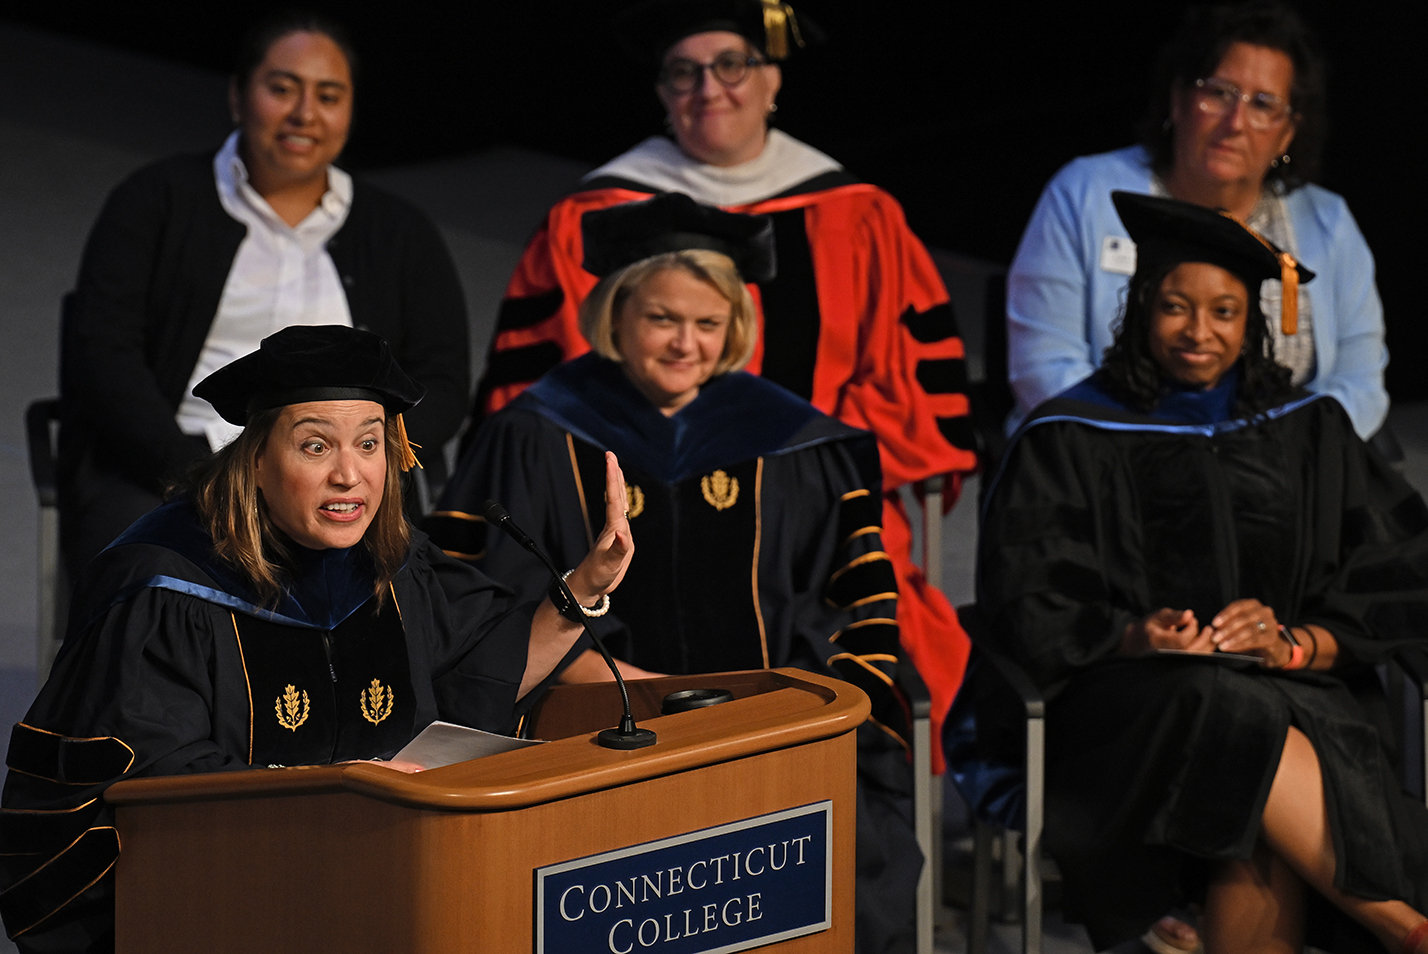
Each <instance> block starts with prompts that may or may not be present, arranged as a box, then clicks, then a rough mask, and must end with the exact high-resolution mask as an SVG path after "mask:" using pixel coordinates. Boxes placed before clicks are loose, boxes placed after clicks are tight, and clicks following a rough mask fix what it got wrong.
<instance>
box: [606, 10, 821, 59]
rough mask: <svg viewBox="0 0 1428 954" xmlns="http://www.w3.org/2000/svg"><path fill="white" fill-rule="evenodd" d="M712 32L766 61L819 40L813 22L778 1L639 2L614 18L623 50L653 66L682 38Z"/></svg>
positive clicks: (814, 43)
mask: <svg viewBox="0 0 1428 954" xmlns="http://www.w3.org/2000/svg"><path fill="white" fill-rule="evenodd" d="M711 30H727V31H729V32H730V33H737V34H739V35H740V36H742V37H743V38H744V39H746V40H748V41H749V42H750V43H752V44H753V45H754V48H755V49H757V50H758V51H759V52H760V53H762V54H763V55H764V56H765V57H767V58H768V59H770V60H784V59H787V58H788V55H789V54H790V53H792V52H793V48H794V47H805V46H811V45H816V44H818V43H822V42H823V40H824V33H823V31H822V30H820V29H819V28H818V25H817V24H816V23H814V22H813V21H812V20H810V19H809V18H808V17H807V16H806V15H804V14H795V13H794V12H793V7H791V6H789V5H788V4H787V3H783V2H781V0H642V2H640V3H636V4H634V5H633V6H630V7H628V8H626V9H625V10H623V11H621V12H620V14H619V16H617V17H616V19H615V32H616V33H617V34H618V35H619V37H620V42H621V44H622V45H624V47H625V49H626V50H628V51H629V52H630V53H631V54H632V55H634V56H636V57H639V58H652V59H654V60H655V61H656V62H659V61H660V60H663V59H664V54H665V51H666V50H668V49H669V48H670V47H671V46H673V45H674V44H676V43H678V42H679V41H680V40H682V39H684V38H685V37H687V36H693V35H694V34H696V33H708V32H710V31H711Z"/></svg>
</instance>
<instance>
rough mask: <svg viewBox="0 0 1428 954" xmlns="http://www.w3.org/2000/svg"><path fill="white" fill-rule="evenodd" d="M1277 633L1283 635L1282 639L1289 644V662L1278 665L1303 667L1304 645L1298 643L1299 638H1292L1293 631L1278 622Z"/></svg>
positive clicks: (1294, 667)
mask: <svg viewBox="0 0 1428 954" xmlns="http://www.w3.org/2000/svg"><path fill="white" fill-rule="evenodd" d="M1279 635H1280V636H1283V637H1284V641H1285V642H1287V643H1288V644H1289V662H1287V663H1285V664H1284V665H1283V666H1280V667H1279V668H1281V669H1303V668H1304V647H1303V646H1301V645H1299V640H1297V639H1295V638H1294V633H1292V632H1290V629H1289V627H1288V626H1285V625H1284V624H1282V623H1281V624H1280V626H1279Z"/></svg>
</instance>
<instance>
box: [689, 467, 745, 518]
mask: <svg viewBox="0 0 1428 954" xmlns="http://www.w3.org/2000/svg"><path fill="white" fill-rule="evenodd" d="M699 489H700V490H702V491H703V492H704V500H705V502H706V503H708V504H709V506H711V507H713V508H714V509H715V510H728V509H729V508H730V507H732V506H734V504H735V503H736V502H737V501H738V499H739V478H737V477H730V476H729V475H728V474H726V473H724V472H723V471H722V470H716V471H714V473H712V474H710V475H709V476H707V477H701V478H699Z"/></svg>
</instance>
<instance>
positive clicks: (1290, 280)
mask: <svg viewBox="0 0 1428 954" xmlns="http://www.w3.org/2000/svg"><path fill="white" fill-rule="evenodd" d="M1220 214H1221V215H1223V216H1224V217H1225V218H1227V219H1233V220H1234V221H1235V222H1236V223H1237V224H1238V225H1239V227H1240V228H1242V229H1244V230H1245V231H1246V232H1248V233H1249V234H1251V235H1253V236H1254V237H1255V238H1257V239H1259V244H1261V245H1263V246H1264V247H1265V248H1267V249H1269V250H1270V251H1271V252H1274V253H1275V255H1276V257H1277V258H1278V259H1279V284H1280V288H1281V294H1280V298H1279V328H1280V330H1281V331H1283V332H1284V333H1285V334H1286V335H1292V334H1295V333H1297V332H1298V331H1299V263H1298V262H1296V261H1295V260H1294V256H1293V255H1290V254H1289V253H1288V252H1283V251H1280V250H1278V249H1276V248H1275V247H1274V246H1273V245H1271V244H1270V242H1269V239H1267V238H1265V237H1264V236H1263V235H1260V234H1259V233H1258V232H1256V231H1255V230H1254V229H1252V228H1250V227H1249V226H1248V225H1246V224H1245V223H1244V222H1243V221H1242V220H1241V219H1240V217H1239V216H1237V215H1235V214H1234V213H1232V212H1227V211H1225V210H1224V209H1221V210H1220Z"/></svg>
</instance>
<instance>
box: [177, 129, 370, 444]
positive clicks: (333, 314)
mask: <svg viewBox="0 0 1428 954" xmlns="http://www.w3.org/2000/svg"><path fill="white" fill-rule="evenodd" d="M213 178H214V180H215V183H216V185H217V187H218V199H219V201H220V202H221V203H222V204H223V210H224V211H225V212H227V213H228V214H229V215H230V216H232V217H233V218H234V219H236V220H237V221H238V222H241V223H242V224H243V225H245V226H247V228H248V234H247V236H246V237H245V238H244V239H243V242H242V244H241V245H239V246H238V254H237V255H236V256H234V258H233V268H232V270H230V271H229V273H228V280H227V282H225V283H224V285H223V295H222V297H221V298H220V299H219V301H218V312H217V314H216V315H215V316H214V318H213V326H212V327H211V328H209V330H208V338H207V339H206V340H205V341H204V342H203V350H202V351H201V352H200V353H199V356H198V364H197V365H195V366H194V369H193V376H192V377H191V378H189V382H188V389H187V390H186V391H185V393H184V398H183V402H182V403H181V404H179V409H178V413H177V414H176V415H175V419H176V420H177V421H178V426H179V429H180V430H181V431H183V432H184V433H185V434H195V435H202V436H204V437H206V438H207V439H208V445H209V447H211V448H212V449H213V450H218V448H220V447H222V446H223V445H224V444H226V443H228V442H229V441H231V440H232V439H233V438H234V437H236V436H237V435H238V432H239V431H240V430H242V428H240V427H238V426H236V425H233V424H229V423H228V422H227V421H225V420H223V419H222V418H221V417H219V416H218V412H217V411H215V410H214V409H213V405H211V404H209V403H208V402H207V401H204V400H201V399H199V398H196V397H194V396H193V386H194V385H195V384H197V383H198V382H200V381H202V380H203V379H204V378H206V377H208V375H210V374H212V373H213V372H214V371H217V370H218V369H219V368H221V367H223V366H224V365H226V364H228V363H229V362H231V361H233V360H234V359H236V358H241V357H242V356H243V355H245V354H248V353H250V352H252V351H256V350H257V348H258V344H259V342H261V341H262V340H263V339H264V338H266V337H267V336H268V335H270V334H272V333H273V332H275V331H279V330H281V329H283V328H286V327H288V326H289V325H347V326H348V327H351V325H352V315H351V313H350V311H349V310H348V307H347V295H346V293H345V292H344V291H343V290H342V279H341V278H340V277H339V276H338V274H337V266H336V265H335V264H333V261H332V256H330V255H329V254H328V253H327V242H328V240H329V239H331V238H332V236H333V235H335V234H337V230H338V229H340V228H342V223H344V222H346V221H347V213H348V211H349V210H350V209H351V208H352V177H351V176H349V175H348V174H347V173H345V172H343V171H342V170H341V169H338V168H337V167H336V166H329V167H328V169H327V191H326V192H325V193H324V194H323V196H322V199H321V200H320V201H319V202H318V205H317V208H315V209H313V210H312V212H311V213H310V214H309V215H308V216H307V218H305V219H303V220H302V221H301V222H299V223H298V224H297V225H288V224H287V223H286V222H284V221H283V220H282V219H281V218H280V217H279V216H278V214H277V213H276V212H274V211H273V208H272V206H270V205H268V203H267V201H266V200H264V199H263V197H262V196H260V195H259V194H258V193H257V190H255V189H254V188H253V187H252V185H250V184H249V182H248V170H247V167H245V166H244V165H243V160H242V159H241V158H240V157H239V155H238V133H237V132H236V131H235V132H234V133H233V134H232V135H231V136H229V137H228V140H227V141H226V142H224V144H223V148H222V149H220V150H218V155H217V156H215V157H214V159H213Z"/></svg>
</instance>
